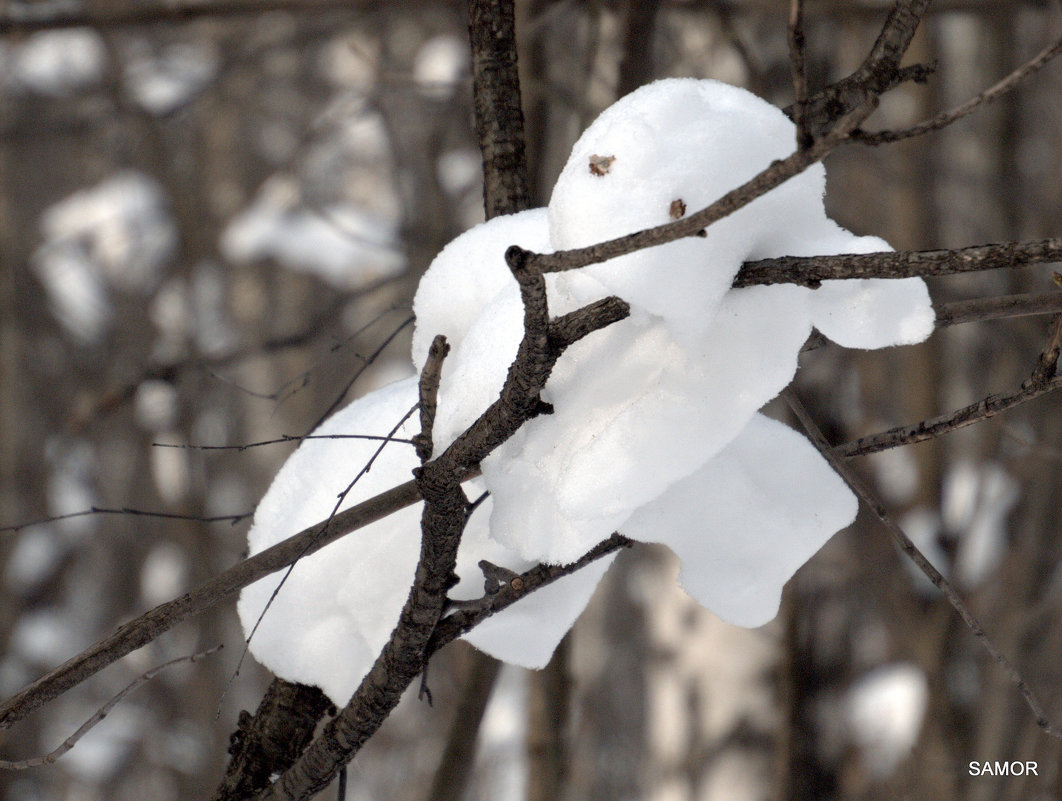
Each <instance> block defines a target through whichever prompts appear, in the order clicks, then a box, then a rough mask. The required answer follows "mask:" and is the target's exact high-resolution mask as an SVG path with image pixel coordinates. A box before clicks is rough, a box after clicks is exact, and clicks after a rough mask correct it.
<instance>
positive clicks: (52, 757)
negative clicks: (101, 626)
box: [0, 645, 222, 770]
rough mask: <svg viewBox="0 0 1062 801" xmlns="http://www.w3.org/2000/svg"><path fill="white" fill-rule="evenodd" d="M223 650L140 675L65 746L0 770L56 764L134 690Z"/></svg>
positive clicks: (217, 648)
mask: <svg viewBox="0 0 1062 801" xmlns="http://www.w3.org/2000/svg"><path fill="white" fill-rule="evenodd" d="M221 648H222V646H220V645H217V646H214V647H213V648H210V649H208V650H206V651H200V652H199V653H197V654H192V655H191V656H181V657H178V658H177V659H171V660H170V661H169V662H163V663H162V664H161V665H159V666H158V667H154V668H152V669H151V670H149V671H147V672H146V673H144V674H142V675H140V676H139V677H137V678H136V679H134V680H133V681H131V682H130V683H129V684H127V685H126V687H125V689H123V690H122V691H121V692H119V693H118V694H117V695H116V696H114V697H113V698H111V700H110V701H108V702H107V703H105V704H104V705H103V706H101V707H100V708H99V709H97V710H96V712H95V714H93V715H92V717H90V718H89V719H88V720H86V721H85V722H84V723H82V724H81V726H80V727H79V728H78V730H77V731H75V732H74V733H73V734H71V735H70V736H69V737H67V738H66V740H64V741H63V744H62V745H60V746H59V747H58V748H56V749H55V750H54V751H51V752H49V753H47V754H45V755H44V756H38V757H31V758H30V759H21V760H19V761H17V762H11V761H8V760H5V759H0V770H26V769H27V768H36V767H39V766H41V765H51V764H52V763H53V762H55V761H56V760H58V759H59V758H60V757H62V756H63V755H64V754H66V753H67V752H68V751H69V750H70V749H71V748H73V747H74V746H75V745H77V743H78V740H80V739H81V738H82V737H84V736H85V735H86V734H88V733H89V731H90V730H92V729H93V728H95V726H96V724H98V723H99V722H100V721H102V720H103V719H104V718H105V717H107V715H108V714H110V711H111V710H112V709H114V708H115V707H116V706H118V704H120V703H121V702H122V700H123V699H124V698H125V697H126V696H127V695H129V694H130V693H131V692H133V690H135V689H137V688H138V687H140V685H142V684H146V683H147V682H149V681H151V680H152V679H153V678H155V677H156V676H157V675H159V673H161V672H162V671H164V670H165V669H166V668H168V667H171V666H173V665H177V664H180V663H181V662H198V661H199V660H200V659H202V658H203V657H206V656H210V654H213V653H217V652H218V651H220V650H221Z"/></svg>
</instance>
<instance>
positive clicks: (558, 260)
mask: <svg viewBox="0 0 1062 801" xmlns="http://www.w3.org/2000/svg"><path fill="white" fill-rule="evenodd" d="M877 103H878V101H877V98H876V97H870V98H868V99H867V101H866V102H865V103H863V104H862V105H861V106H859V108H857V109H855V110H854V111H853V112H851V113H850V114H848V115H847V116H845V117H844V118H842V119H841V120H840V121H839V122H838V123H837V125H836V126H834V128H833V129H831V130H830V132H829V133H827V134H826V135H825V136H823V137H822V138H821V139H818V140H816V141H815V143H814V144H813V145H812V146H811V147H809V148H807V149H806V150H798V151H796V152H795V153H792V154H791V155H789V156H788V157H786V158H784V159H782V160H780V161H775V162H773V163H772V164H771V165H770V166H769V167H767V168H766V169H765V170H763V171H762V172H760V173H759V174H757V175H755V176H754V177H752V178H751V179H749V180H748V181H746V182H745V183H744V184H742V185H741V186H739V187H737V188H736V189H733V190H731V191H730V192H727V193H726V194H725V195H723V196H722V197H721V198H719V200H717V201H715V202H714V203H712V204H711V205H710V206H708V207H706V208H703V209H701V210H700V211H698V212H695V213H693V214H690V215H689V216H686V217H683V218H681V219H679V220H675V221H674V222H670V223H665V224H664V225H658V226H656V227H655V228H647V229H645V230H643V231H637V232H635V233H633V234H627V235H626V236H621V237H617V238H616V239H610V240H608V241H607V242H600V243H598V244H596V245H590V246H589V247H585V248H576V249H573V250H560V251H557V252H555V253H548V254H538V253H531V254H529V256H530V260H531V267H532V268H533V269H536V270H539V271H541V272H543V273H551V272H563V271H565V270H574V269H578V268H579V267H586V266H588V265H590V264H599V263H600V262H603V261H608V260H609V259H614V258H616V257H618V256H625V255H627V254H628V253H633V252H635V251H637V250H644V249H645V248H650V247H655V246H657V245H664V244H667V243H668V242H674V241H675V240H677V239H683V238H685V237H690V236H698V235H701V232H702V231H703V230H704V229H705V228H707V227H708V226H709V225H711V224H712V223H714V222H717V221H719V220H721V219H723V218H724V217H726V216H728V215H730V214H733V213H734V212H735V211H737V210H738V209H741V208H743V207H745V206H747V205H748V204H749V203H751V202H752V201H754V200H755V199H756V198H758V197H761V196H762V195H765V194H767V193H768V192H770V191H771V190H772V189H774V188H775V187H777V186H780V185H781V184H783V183H785V182H786V181H788V180H789V179H790V178H792V177H793V176H795V175H799V174H800V173H802V172H803V171H804V170H806V169H807V168H808V167H810V166H811V165H812V164H816V163H818V162H820V161H822V159H824V158H826V156H827V155H829V154H830V153H831V152H832V151H833V150H835V149H836V148H837V147H838V146H840V145H842V144H844V143H845V142H847V141H849V138H850V135H851V132H852V131H853V130H855V129H856V128H857V127H858V126H859V124H860V123H861V122H862V121H863V120H865V119H866V118H867V116H869V115H870V113H871V112H872V111H873V110H874V109H875V108H876V107H877Z"/></svg>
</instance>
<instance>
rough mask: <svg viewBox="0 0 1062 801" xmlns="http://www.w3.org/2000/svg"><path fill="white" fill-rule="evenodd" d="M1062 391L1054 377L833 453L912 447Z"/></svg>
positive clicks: (1061, 381) (863, 439)
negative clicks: (1056, 391)
mask: <svg viewBox="0 0 1062 801" xmlns="http://www.w3.org/2000/svg"><path fill="white" fill-rule="evenodd" d="M1060 388H1062V379H1060V378H1055V379H1052V380H1051V381H1048V382H1047V383H1045V384H1043V385H1040V386H1029V387H1023V388H1022V389H1019V390H1018V391H1017V392H1012V393H1009V394H1007V395H989V396H988V397H986V398H982V399H981V400H979V401H977V403H971V404H970V405H969V406H964V407H963V408H961V409H956V410H955V411H953V412H949V413H947V414H942V415H940V416H938V417H931V418H929V419H928V420H920V421H919V422H917V423H912V424H910V425H906V426H897V427H896V428H890V429H889V430H888V431H882V432H881V433H879V434H871V435H869V436H866V437H860V438H859V439H857V440H853V441H852V442H848V443H845V444H844V445H837V446H836V447H835V448H834V450H835V452H836V453H837V455H838V456H841V457H844V458H846V459H850V458H852V457H853V456H865V455H866V454H868V453H877V452H878V451H887V450H889V449H891V448H899V447H900V446H902V445H913V444H914V443H916V442H923V441H925V440H927V439H934V438H936V437H940V436H943V435H944V434H949V433H951V432H952V431H955V430H957V429H960V428H965V427H966V426H971V425H973V424H974V423H980V422H982V421H983V420H987V419H989V418H990V417H995V416H996V415H997V414H1000V413H1002V412H1005V411H1008V410H1010V409H1013V408H1014V407H1015V406H1020V405H1022V404H1023V403H1027V402H1029V401H1031V400H1035V399H1036V398H1039V397H1040V396H1041V395H1046V394H1047V393H1049V392H1054V391H1055V390H1056V389H1060Z"/></svg>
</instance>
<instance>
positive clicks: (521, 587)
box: [429, 533, 634, 653]
mask: <svg viewBox="0 0 1062 801" xmlns="http://www.w3.org/2000/svg"><path fill="white" fill-rule="evenodd" d="M633 545H634V540H631V539H628V538H627V537H624V536H623V535H622V534H619V533H615V534H613V535H612V536H611V537H609V538H608V539H607V540H604V541H602V542H600V543H598V544H597V545H595V546H594V547H593V548H591V549H590V550H589V551H587V552H586V553H585V554H583V555H582V556H581V557H579V559H577V560H576V561H574V562H572V563H570V564H567V565H536V566H535V567H533V568H531V569H529V570H526V571H524V572H523V573H520V574H519V575H518V576H516V577H514V578H511V579H509V580H508V581H506V582H504V583H503V584H502V585H501V586H500V588H499V589H498V590H497V592H494V593H490V594H487V595H485V596H484V597H483V598H481V599H480V601H479V602H478V603H476V602H470V603H466V604H463V608H462V609H461V610H460V611H457V612H454V613H453V614H451V615H447V616H446V617H445V618H443V619H442V620H441V621H439V625H438V626H436V628H435V634H433V635H432V639H431V645H430V647H429V652H430V653H435V652H436V651H438V650H439V649H440V648H442V647H443V646H445V645H448V644H449V643H451V642H453V641H454V640H456V639H457V638H458V637H460V636H461V635H462V634H464V633H466V632H468V631H471V630H472V629H473V628H475V627H476V626H477V625H479V623H480V622H482V621H483V620H485V619H486V618H488V617H490V616H491V615H493V614H495V613H497V612H500V611H502V610H503V609H507V608H508V607H510V606H512V605H513V604H514V603H516V602H517V601H519V600H520V599H521V598H524V597H526V596H528V595H530V594H531V593H532V592H535V591H536V590H538V589H540V588H542V587H545V586H548V585H550V584H552V583H553V582H555V581H556V580H557V579H560V578H563V577H564V576H570V575H571V574H572V573H575V572H577V571H579V570H582V569H583V568H584V567H586V566H587V565H588V564H590V563H591V562H596V561H597V560H598V559H601V558H602V557H605V556H608V555H609V554H610V553H615V552H616V551H618V550H621V549H623V548H630V547H631V546H633Z"/></svg>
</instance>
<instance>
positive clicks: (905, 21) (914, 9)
mask: <svg viewBox="0 0 1062 801" xmlns="http://www.w3.org/2000/svg"><path fill="white" fill-rule="evenodd" d="M929 4H930V0H896V4H895V5H894V6H893V7H892V10H891V11H890V12H889V16H888V17H887V18H886V20H885V24H884V25H883V26H882V29H881V33H879V34H878V38H877V40H876V41H875V42H874V45H873V47H871V49H870V52H869V53H868V54H867V57H866V58H865V59H864V60H863V63H862V64H861V65H860V66H859V68H858V69H857V70H856V71H855V72H853V73H852V74H851V75H849V76H847V77H846V78H843V79H841V80H840V81H837V82H836V83H834V84H831V85H830V86H827V87H826V88H825V89H823V90H822V91H821V92H819V93H818V94H816V95H814V96H813V97H811V98H809V99H808V113H807V118H808V127H809V130H810V132H811V134H812V135H816V134H818V133H819V132H821V131H824V130H827V129H828V128H829V127H830V125H831V124H832V123H833V121H834V120H837V119H841V118H843V117H844V116H845V115H847V114H849V113H851V111H852V110H853V109H857V108H860V107H861V106H862V105H863V104H864V103H866V102H867V101H868V100H870V99H871V98H874V97H878V96H880V95H882V94H884V93H885V92H887V91H888V90H889V89H892V88H893V87H895V86H898V85H899V84H901V83H903V82H905V81H908V80H914V81H924V80H925V79H926V77H927V76H928V75H929V73H930V72H932V67H925V66H921V65H916V66H914V67H907V68H901V67H900V62H901V61H902V60H903V57H904V54H905V53H906V52H907V48H908V47H910V45H911V40H912V39H913V38H914V35H915V31H917V30H918V26H919V24H920V23H921V21H922V16H923V15H924V14H925V12H926V9H927V8H928V7H929Z"/></svg>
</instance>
